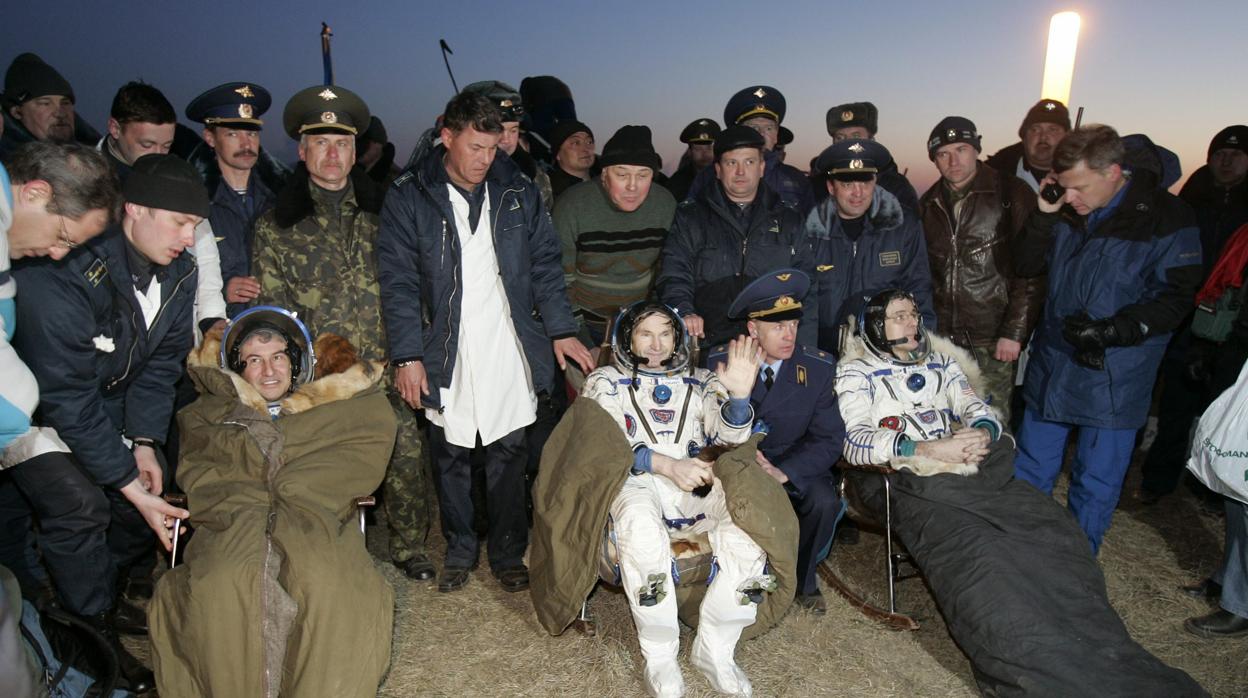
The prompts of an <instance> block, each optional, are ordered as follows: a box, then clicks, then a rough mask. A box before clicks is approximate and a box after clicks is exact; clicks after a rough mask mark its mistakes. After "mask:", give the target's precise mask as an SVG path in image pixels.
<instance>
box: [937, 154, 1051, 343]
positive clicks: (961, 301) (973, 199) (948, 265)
mask: <svg viewBox="0 0 1248 698" xmlns="http://www.w3.org/2000/svg"><path fill="white" fill-rule="evenodd" d="M970 187H971V191H970V193H968V194H967V195H966V198H965V199H963V200H962V202H961V205H960V206H959V207H958V209H957V223H956V225H955V224H954V222H953V221H954V215H953V213H952V212H951V211H949V201H948V199H947V198H946V197H945V196H942V190H943V189H944V181H943V180H940V181H937V182H936V183H935V184H933V185H932V186H931V188H930V189H928V190H927V192H925V193H924V194H923V196H922V198H920V199H919V211H920V213H921V215H922V218H923V231H924V234H925V235H926V237H927V256H928V260H929V262H930V263H931V267H932V290H933V298H934V302H935V306H936V318H937V323H938V326H939V327H940V332H941V334H944V335H946V336H948V337H949V338H951V339H953V341H954V342H956V343H957V344H959V345H961V346H964V347H993V346H995V345H996V342H997V339H998V338H1001V337H1004V338H1006V339H1012V340H1014V341H1016V342H1024V343H1025V342H1026V341H1027V338H1028V336H1030V334H1031V330H1032V328H1033V327H1035V324H1036V321H1037V319H1038V318H1039V316H1040V309H1041V307H1042V305H1043V303H1044V291H1045V282H1046V280H1045V279H1044V278H1043V277H1038V278H1028V279H1023V278H1018V277H1016V276H1015V275H1014V261H1013V258H1012V256H1011V247H1012V244H1011V243H1012V240H1013V239H1014V237H1015V236H1016V235H1017V234H1018V232H1019V230H1021V229H1022V227H1023V221H1025V220H1026V218H1027V214H1028V213H1030V212H1031V210H1032V209H1033V208H1035V206H1036V195H1035V193H1034V192H1032V191H1031V188H1030V187H1028V186H1027V185H1026V184H1025V183H1024V182H1023V181H1022V180H1020V179H1018V178H1017V177H1015V176H1014V175H1012V174H1006V175H1001V174H998V173H997V171H996V170H993V169H992V168H991V167H989V166H987V165H985V164H984V163H983V162H980V163H979V168H978V171H977V172H976V173H975V179H974V180H972V182H971V184H970ZM1003 189H1004V190H1005V191H1004V192H1003V191H1002V190H1003Z"/></svg>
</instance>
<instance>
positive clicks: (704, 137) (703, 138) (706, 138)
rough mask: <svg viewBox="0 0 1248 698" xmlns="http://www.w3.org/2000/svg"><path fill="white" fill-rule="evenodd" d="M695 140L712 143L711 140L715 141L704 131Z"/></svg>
mask: <svg viewBox="0 0 1248 698" xmlns="http://www.w3.org/2000/svg"><path fill="white" fill-rule="evenodd" d="M694 138H696V139H697V140H700V141H711V140H715V139H714V138H712V137H711V134H709V133H707V132H706V131H703V132H701V133H699V134H698V135H696V136H694Z"/></svg>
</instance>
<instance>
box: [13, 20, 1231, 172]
mask: <svg viewBox="0 0 1248 698" xmlns="http://www.w3.org/2000/svg"><path fill="white" fill-rule="evenodd" d="M1064 10H1075V11H1077V12H1079V13H1080V14H1081V16H1082V18H1083V27H1082V32H1081V34H1080V37H1079V48H1078V56H1077V59H1076V64H1075V75H1074V81H1073V87H1072V91H1071V112H1072V115H1073V113H1074V111H1075V108H1077V107H1079V106H1083V107H1086V112H1085V117H1084V122H1085V123H1091V122H1101V123H1108V124H1110V125H1112V126H1114V127H1115V128H1117V129H1118V130H1119V131H1120V132H1121V133H1123V134H1127V133H1135V132H1143V133H1147V134H1148V135H1150V136H1151V137H1152V138H1153V140H1154V141H1156V142H1158V143H1160V144H1162V145H1164V146H1166V147H1168V148H1170V149H1171V150H1174V151H1175V152H1177V153H1178V154H1179V156H1180V158H1181V160H1182V163H1183V170H1184V175H1185V176H1186V175H1187V174H1190V173H1191V172H1192V171H1193V170H1195V169H1196V168H1197V167H1199V166H1200V165H1201V164H1203V163H1204V159H1205V149H1206V148H1207V146H1208V143H1209V140H1210V138H1211V137H1212V136H1213V134H1214V133H1216V132H1217V131H1218V130H1219V129H1221V128H1222V127H1224V126H1227V125H1229V124H1233V123H1248V90H1245V89H1244V81H1243V68H1244V65H1245V64H1246V61H1248V42H1246V41H1245V40H1244V39H1243V32H1244V27H1245V26H1248V2H1242V0H1241V1H1239V2H1233V1H1225V2H1173V1H1170V2H1162V1H1156V0H1134V1H1130V2H1129V1H1127V0H1112V1H1108V2H1082V3H1079V2H1046V1H1044V0H1034V1H1032V2H1027V3H1009V2H956V1H953V0H948V1H946V2H917V1H916V2H903V1H896V2H892V1H888V0H880V1H878V2H874V3H851V2H844V1H831V2H829V1H826V0H825V1H824V2H792V3H789V2H760V1H755V2H735V1H732V2H696V1H695V2H670V1H669V2H650V1H648V0H645V1H642V0H639V1H636V2H614V3H589V2H514V1H513V2H497V1H489V2H486V1H480V2H478V1H473V0H465V1H463V2H444V3H437V4H434V3H428V2H400V1H397V0H396V1H383V0H371V1H370V0H361V2H357V3H343V2H319V1H316V0H305V1H302V2H289V1H285V0H281V1H274V0H266V1H255V0H253V1H252V2H236V1H235V0H215V1H214V2H211V3H204V2H194V3H192V2H185V1H183V0H166V1H164V2H144V3H137V2H95V3H85V2H82V3H66V2H56V1H55V0H52V1H49V2H41V3H34V2H20V3H19V2H13V3H7V6H6V8H5V9H4V10H3V15H2V17H3V20H0V65H2V66H4V67H7V66H8V64H9V62H11V61H12V59H13V57H14V56H16V55H17V54H19V53H21V52H23V51H34V52H35V53H38V54H39V55H40V56H42V57H43V58H44V60H46V61H47V62H48V63H50V64H52V65H53V66H54V67H56V68H57V69H58V70H59V71H60V72H61V73H62V74H63V75H64V76H65V77H66V78H67V79H68V80H69V81H70V83H71V84H72V85H73V87H74V90H75V91H76V93H77V97H78V104H77V106H78V111H79V114H81V115H82V116H84V117H85V118H86V119H87V120H88V121H89V122H91V123H92V124H93V125H94V126H95V127H96V128H97V129H100V130H103V128H104V126H105V121H106V119H107V112H108V108H109V104H110V103H111V101H112V96H113V93H114V92H115V91H116V89H117V87H119V86H120V85H121V84H122V83H124V82H126V81H128V80H131V79H136V78H140V79H143V80H145V81H147V82H149V83H151V84H153V85H155V86H157V87H158V88H160V89H161V90H162V91H163V92H164V93H165V95H166V96H167V97H169V99H170V101H171V102H173V104H174V107H175V108H176V109H177V110H178V112H179V115H180V116H181V113H182V110H183V109H184V107H185V106H186V104H187V102H188V101H190V99H191V98H193V97H194V96H195V95H196V94H198V93H199V92H201V91H203V90H204V89H206V88H208V87H211V86H213V85H216V84H219V83H222V82H227V81H233V80H245V81H252V82H256V83H259V84H261V85H263V86H265V87H266V88H268V89H269V90H270V92H272V93H273V96H274V107H273V109H272V110H271V111H270V112H269V114H268V115H267V116H266V117H265V118H266V119H267V120H268V122H269V127H268V128H267V129H266V131H265V136H264V138H265V140H264V143H265V146H266V147H267V148H270V149H271V150H273V151H275V152H276V153H277V154H278V155H279V156H282V157H283V158H285V159H293V157H294V144H293V141H290V140H289V139H288V138H287V137H286V135H285V134H284V133H282V131H281V128H280V121H281V110H282V106H283V105H284V104H285V102H286V99H287V98H288V97H289V96H290V95H291V94H293V93H294V92H295V91H296V90H298V89H300V88H303V87H306V86H308V85H312V84H318V83H320V81H321V56H320V43H319V39H318V34H319V31H320V22H321V21H326V22H328V23H329V24H330V26H331V27H332V28H333V31H334V39H333V55H334V67H335V77H336V82H337V84H339V85H342V86H345V87H348V88H350V89H352V90H354V91H356V92H358V93H359V94H360V95H361V96H362V97H364V99H365V100H366V101H367V102H368V104H369V106H370V107H371V108H372V110H373V112H374V113H375V114H377V115H378V116H380V117H381V118H382V119H383V120H384V121H385V123H386V126H387V130H388V131H389V134H390V139H391V140H392V141H393V142H394V143H395V144H396V146H397V147H398V151H399V153H400V156H399V159H400V160H404V159H406V154H407V153H408V152H409V151H410V149H411V147H412V145H413V144H414V143H415V140H416V138H417V136H418V135H419V134H420V132H421V131H422V130H423V129H424V128H426V127H427V126H429V125H431V124H432V123H433V119H434V117H435V116H436V115H437V114H438V113H439V112H440V111H441V110H442V107H443V106H444V105H445V103H446V101H447V100H448V99H449V98H450V97H451V95H452V92H453V90H452V87H451V83H450V80H449V78H448V77H447V74H446V69H445V68H444V66H443V64H442V56H441V51H440V50H439V47H438V39H445V40H446V41H447V43H448V44H449V45H450V46H451V48H452V49H453V50H454V51H455V54H454V55H453V56H451V67H452V68H453V69H454V71H455V77H456V79H457V80H458V82H459V85H460V86H463V85H466V84H468V83H470V82H474V81H477V80H486V79H497V80H502V81H504V82H507V83H510V84H512V85H515V86H517V87H518V86H519V84H520V80H521V79H522V78H524V77H525V76H530V75H556V76H558V77H560V78H561V79H562V80H563V81H564V82H566V83H567V84H568V85H569V86H570V87H571V89H572V93H573V96H574V97H575V99H576V106H577V112H578V115H579V117H580V119H581V120H582V121H584V122H586V123H587V124H589V126H590V127H591V128H592V129H593V130H594V132H595V135H596V136H597V140H598V144H599V148H601V146H602V144H603V143H605V142H606V140H607V138H608V137H609V136H610V135H611V133H613V132H614V131H615V130H616V129H617V128H619V127H620V126H622V125H624V124H646V125H649V126H650V127H651V129H652V130H653V131H654V137H655V146H656V147H657V148H658V150H659V152H660V154H662V156H663V159H664V163H665V165H666V169H667V170H668V171H669V172H670V171H671V169H672V168H673V167H674V166H675V164H676V161H677V160H678V159H679V156H680V153H681V151H682V148H683V146H682V145H681V144H680V143H679V141H678V140H677V135H678V134H679V132H680V130H681V128H683V127H684V126H685V124H687V123H688V122H690V121H692V120H693V119H695V118H698V117H702V116H707V117H712V118H714V119H715V120H716V121H721V122H722V119H723V108H724V104H725V102H726V101H727V100H728V98H729V97H730V96H731V95H732V93H734V92H735V91H737V90H738V89H740V88H742V87H745V86H747V85H751V84H755V83H762V84H768V85H772V86H774V87H776V88H778V89H779V90H780V91H781V92H783V93H784V95H785V96H786V98H787V100H788V114H787V116H786V117H785V120H784V125H785V126H788V127H789V128H790V129H792V130H793V131H794V133H795V134H796V140H795V142H794V143H793V145H792V146H790V149H789V153H790V155H789V162H790V163H792V164H795V165H798V166H799V167H802V168H803V169H805V164H806V163H808V162H809V160H810V158H811V157H813V156H814V155H816V154H818V152H819V151H820V150H821V149H822V148H824V147H825V146H826V145H828V144H829V143H830V138H829V137H828V135H827V130H826V127H825V121H824V119H825V114H826V112H827V110H828V109H829V108H830V107H832V106H834V105H836V104H840V103H843V102H850V101H872V102H874V103H875V104H876V105H877V106H878V107H879V109H880V130H879V133H878V134H877V139H878V140H879V141H880V142H882V143H883V144H885V145H886V146H888V147H889V149H890V150H891V151H892V152H893V155H894V157H895V158H896V160H897V161H898V163H899V164H900V166H901V167H902V169H903V170H904V169H908V170H909V172H908V175H909V177H910V179H911V181H912V182H913V183H914V185H915V186H916V188H918V189H919V192H920V193H922V191H923V190H924V189H925V188H926V187H927V186H928V185H929V184H930V183H931V182H932V181H934V179H935V177H936V172H935V168H934V167H933V166H932V165H931V163H930V162H929V161H928V159H927V154H926V151H925V150H924V143H925V141H926V139H927V136H928V133H929V132H930V131H931V128H932V126H933V125H935V124H936V122H938V121H939V120H940V119H941V118H942V117H944V116H946V115H951V114H956V115H961V116H966V117H969V118H971V119H972V120H974V121H975V123H976V124H977V125H978V127H979V130H980V132H981V133H982V134H983V143H984V151H985V155H987V154H990V153H992V152H995V151H996V150H997V149H998V148H1001V147H1003V146H1006V145H1009V144H1010V143H1013V142H1015V141H1016V140H1017V129H1018V124H1019V122H1020V121H1021V120H1022V117H1023V115H1024V114H1025V112H1026V111H1027V108H1028V107H1030V106H1031V105H1032V104H1033V103H1034V102H1035V101H1036V100H1037V99H1039V97H1040V82H1041V77H1042V73H1043V67H1044V50H1045V41H1046V38H1047V33H1048V22H1049V17H1050V16H1051V15H1052V14H1053V13H1055V12H1060V11H1064ZM184 122H185V120H184Z"/></svg>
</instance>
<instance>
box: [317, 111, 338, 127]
mask: <svg viewBox="0 0 1248 698" xmlns="http://www.w3.org/2000/svg"><path fill="white" fill-rule="evenodd" d="M321 123H322V124H336V123H338V115H337V114H335V113H333V112H332V111H327V112H323V113H322V114H321Z"/></svg>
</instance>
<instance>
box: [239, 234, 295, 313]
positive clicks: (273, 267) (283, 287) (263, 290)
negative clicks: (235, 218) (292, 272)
mask: <svg viewBox="0 0 1248 698" xmlns="http://www.w3.org/2000/svg"><path fill="white" fill-rule="evenodd" d="M280 240H281V237H280V236H279V234H278V229H277V223H276V222H275V221H274V220H273V212H272V211H270V212H268V213H266V214H264V215H263V216H261V217H260V219H259V220H257V221H256V234H255V240H254V241H253V242H252V248H251V249H252V252H251V273H252V274H253V275H254V276H255V277H256V280H257V281H259V282H260V295H259V296H257V297H256V301H255V305H276V306H278V307H279V308H286V309H287V310H292V311H295V312H299V309H297V308H296V307H295V296H294V293H293V290H292V289H291V288H290V285H289V284H288V283H287V282H286V273H285V269H284V268H283V265H282V259H281V256H282V254H281V249H280V247H279V245H280V242H279V241H280ZM301 316H302V314H301Z"/></svg>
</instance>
